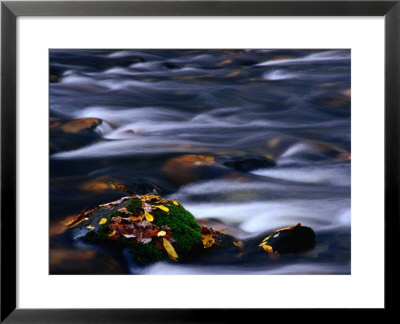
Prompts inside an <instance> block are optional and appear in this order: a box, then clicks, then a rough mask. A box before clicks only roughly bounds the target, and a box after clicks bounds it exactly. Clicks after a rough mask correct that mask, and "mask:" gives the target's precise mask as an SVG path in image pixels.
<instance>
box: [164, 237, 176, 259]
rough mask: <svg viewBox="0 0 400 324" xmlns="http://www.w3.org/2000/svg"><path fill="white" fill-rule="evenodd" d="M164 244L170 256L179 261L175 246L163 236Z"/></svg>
mask: <svg viewBox="0 0 400 324" xmlns="http://www.w3.org/2000/svg"><path fill="white" fill-rule="evenodd" d="M163 245H164V248H165V250H166V251H167V253H168V256H169V258H170V259H171V260H173V261H178V254H176V252H175V249H174V247H173V246H172V244H171V243H169V242H168V241H167V240H166V239H165V238H163Z"/></svg>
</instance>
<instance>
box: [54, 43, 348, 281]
mask: <svg viewBox="0 0 400 324" xmlns="http://www.w3.org/2000/svg"><path fill="white" fill-rule="evenodd" d="M50 80H51V83H50V118H51V120H52V119H53V120H58V119H61V120H72V119H78V118H98V119H101V120H102V123H101V124H100V125H99V126H98V127H96V128H95V130H93V134H92V135H93V139H92V138H90V139H88V138H87V137H85V136H77V137H68V136H71V134H66V135H65V136H64V135H63V133H54V134H53V133H52V132H50V145H51V149H50V226H51V230H50V234H51V235H50V236H51V237H50V247H51V253H50V261H51V262H50V272H51V273H81V272H85V271H86V270H87V272H88V273H97V272H98V273H136V272H137V269H136V268H135V266H134V265H132V264H130V263H129V260H127V258H125V259H124V258H122V260H119V259H118V258H116V259H115V260H114V259H113V258H112V257H110V256H109V255H108V254H107V253H105V252H104V251H99V250H91V249H93V248H91V247H88V246H80V245H79V244H77V243H76V242H70V241H68V240H65V239H63V238H62V235H52V228H53V227H54V228H57V224H59V222H60V221H61V220H63V219H64V218H65V217H68V216H71V215H76V214H79V213H80V211H81V210H82V209H84V208H93V207H95V206H97V205H98V204H101V203H105V202H108V201H112V200H116V199H119V198H120V197H122V196H126V193H124V192H122V191H124V190H122V191H121V190H118V189H119V187H117V188H116V185H115V183H122V184H123V188H128V189H129V190H130V191H131V192H134V193H136V192H137V193H140V194H142V193H144V192H147V191H150V192H153V193H154V192H156V191H160V192H161V193H162V195H163V196H165V197H167V198H170V199H172V198H175V199H177V200H178V201H179V202H180V203H182V204H183V205H184V206H185V207H186V208H187V209H188V210H189V211H190V212H191V213H192V214H193V215H194V216H195V217H196V218H198V219H199V220H200V221H203V222H208V223H212V224H213V226H214V227H215V228H216V229H221V228H228V229H227V231H228V232H229V233H232V234H234V235H235V236H236V237H238V238H239V239H242V240H246V239H248V238H251V237H255V236H258V235H262V234H263V233H268V231H272V230H275V229H278V228H281V227H285V226H288V225H295V224H297V223H299V222H300V223H302V224H303V225H305V226H310V227H312V228H313V229H314V231H315V233H316V246H315V248H314V249H312V250H310V251H306V252H304V253H299V254H295V255H289V256H283V257H282V258H280V260H273V261H268V262H265V260H262V262H261V261H260V262H257V260H255V261H253V262H251V263H250V264H245V263H243V264H242V263H238V264H234V265H224V264H221V265H218V264H212V265H207V264H185V265H180V264H171V263H158V264H154V265H151V266H148V267H146V268H143V269H141V270H140V273H145V274H348V273H350V194H351V190H350V171H351V170H350V169H351V164H350V152H351V139H350V116H351V113H350V96H351V94H350V87H351V85H350V51H349V50H336V49H335V50H290V49H285V50H278V49H271V50H266V49H251V50H205V49H201V50H169V49H168V50H167V49H165V50H163V49H159V50H141V49H140V50H72V49H68V50H67V49H66V50H61V49H59V50H51V51H50ZM56 126H57V125H55V126H54V127H56ZM67 135H68V136H67ZM185 155H186V156H187V155H190V156H197V157H198V156H201V157H212V159H213V160H212V161H213V165H211V166H208V167H204V168H202V167H201V166H200V167H198V165H196V161H195V162H194V165H189V166H188V165H187V164H185V163H183V165H181V166H180V165H179V163H178V162H176V161H179V159H177V157H181V156H185ZM250 156H251V157H254V156H256V157H264V158H269V159H272V160H274V161H275V162H276V166H274V167H265V168H263V167H259V168H258V167H257V166H253V167H251V168H249V170H234V169H232V168H229V167H227V166H226V165H225V164H224V161H228V160H229V159H231V158H232V157H242V158H244V157H250ZM171 161H172V162H171ZM173 161H175V162H173ZM174 163H175V164H174ZM197 163H200V162H197ZM200 164H201V163H200ZM113 184H114V185H113ZM55 231H56V230H55ZM82 251H83V252H82ZM93 251H94V252H93ZM82 253H83V254H82ZM266 258H267V256H266V255H265V258H264V255H263V254H262V253H261V254H260V259H266ZM83 264H84V265H85V268H84V270H82V269H83V266H82V265H83Z"/></svg>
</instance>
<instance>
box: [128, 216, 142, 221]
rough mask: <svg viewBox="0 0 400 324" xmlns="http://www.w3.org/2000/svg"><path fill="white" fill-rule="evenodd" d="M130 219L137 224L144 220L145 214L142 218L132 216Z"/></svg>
mask: <svg viewBox="0 0 400 324" xmlns="http://www.w3.org/2000/svg"><path fill="white" fill-rule="evenodd" d="M130 219H131V221H132V222H137V221H141V220H143V214H142V216H130Z"/></svg>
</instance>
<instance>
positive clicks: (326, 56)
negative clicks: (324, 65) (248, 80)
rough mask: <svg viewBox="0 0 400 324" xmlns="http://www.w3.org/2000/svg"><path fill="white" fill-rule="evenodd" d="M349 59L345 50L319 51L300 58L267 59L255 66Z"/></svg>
mask: <svg viewBox="0 0 400 324" xmlns="http://www.w3.org/2000/svg"><path fill="white" fill-rule="evenodd" d="M346 60H350V56H348V52H347V51H340V50H334V51H326V52H321V53H314V54H310V55H307V56H305V57H301V58H294V59H284V60H269V61H266V62H262V63H259V64H256V65H255V66H271V65H287V64H297V63H302V62H305V63H307V62H323V61H346Z"/></svg>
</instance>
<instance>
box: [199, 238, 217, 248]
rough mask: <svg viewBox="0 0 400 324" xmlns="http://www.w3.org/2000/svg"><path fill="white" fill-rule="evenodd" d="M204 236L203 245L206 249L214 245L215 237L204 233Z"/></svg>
mask: <svg viewBox="0 0 400 324" xmlns="http://www.w3.org/2000/svg"><path fill="white" fill-rule="evenodd" d="M202 236H203V246H204V248H205V249H207V248H209V247H212V246H213V245H214V243H215V240H214V238H213V237H212V236H211V235H204V234H203V235H202Z"/></svg>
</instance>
